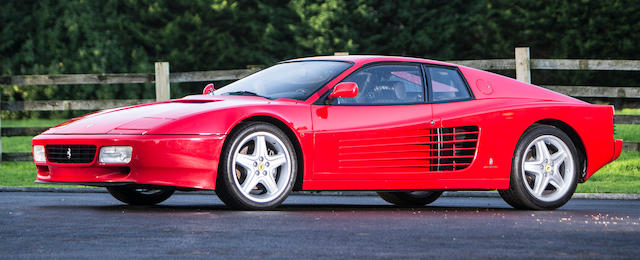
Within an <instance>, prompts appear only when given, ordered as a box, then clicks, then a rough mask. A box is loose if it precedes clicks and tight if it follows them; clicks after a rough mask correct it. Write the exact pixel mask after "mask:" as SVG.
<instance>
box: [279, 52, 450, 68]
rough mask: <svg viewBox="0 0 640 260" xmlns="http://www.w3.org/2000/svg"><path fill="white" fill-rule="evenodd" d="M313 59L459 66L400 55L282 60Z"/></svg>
mask: <svg viewBox="0 0 640 260" xmlns="http://www.w3.org/2000/svg"><path fill="white" fill-rule="evenodd" d="M313 60H335V61H348V62H354V63H356V64H366V63H371V62H379V61H397V62H418V63H430V64H437V65H446V66H456V67H457V66H459V65H456V64H451V63H446V62H442V61H435V60H429V59H421V58H411V57H400V56H382V55H335V56H316V57H306V58H298V59H292V60H287V61H284V62H292V61H313Z"/></svg>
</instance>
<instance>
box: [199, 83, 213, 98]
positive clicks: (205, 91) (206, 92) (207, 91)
mask: <svg viewBox="0 0 640 260" xmlns="http://www.w3.org/2000/svg"><path fill="white" fill-rule="evenodd" d="M215 90H216V88H215V87H213V83H209V84H207V85H206V86H205V87H204V89H203V90H202V95H213V92H214V91H215Z"/></svg>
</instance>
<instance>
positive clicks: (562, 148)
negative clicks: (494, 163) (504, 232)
mask: <svg viewBox="0 0 640 260" xmlns="http://www.w3.org/2000/svg"><path fill="white" fill-rule="evenodd" d="M578 169H579V167H578V164H577V152H576V148H575V146H574V144H573V142H572V141H571V138H569V137H568V136H567V135H566V134H565V133H564V132H562V131H561V130H559V129H557V128H555V127H551V126H534V127H533V128H531V129H530V130H528V131H527V132H525V134H524V135H523V137H522V138H521V140H520V142H519V143H518V145H517V147H516V151H515V155H514V160H513V164H512V169H511V171H512V173H511V182H510V185H509V189H508V190H500V191H499V192H500V195H501V196H502V197H503V198H504V200H505V201H506V202H507V203H509V204H510V205H512V206H514V207H516V208H522V209H538V210H539V209H555V208H558V207H560V206H562V205H564V204H565V203H566V202H567V201H568V200H569V199H570V198H571V196H572V195H573V192H574V191H575V189H576V185H577V178H578Z"/></svg>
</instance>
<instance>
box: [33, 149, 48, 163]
mask: <svg viewBox="0 0 640 260" xmlns="http://www.w3.org/2000/svg"><path fill="white" fill-rule="evenodd" d="M33 160H34V161H36V162H47V157H46V156H45V155H44V145H34V146H33Z"/></svg>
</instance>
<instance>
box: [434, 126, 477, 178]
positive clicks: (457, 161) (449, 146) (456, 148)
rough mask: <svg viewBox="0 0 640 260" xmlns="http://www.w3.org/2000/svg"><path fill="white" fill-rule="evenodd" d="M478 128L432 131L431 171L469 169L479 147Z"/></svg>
mask: <svg viewBox="0 0 640 260" xmlns="http://www.w3.org/2000/svg"><path fill="white" fill-rule="evenodd" d="M478 134H479V132H478V127H477V126H462V127H450V128H436V129H431V142H430V146H431V147H430V148H431V149H430V153H431V156H430V157H429V158H430V163H431V171H455V170H462V169H464V168H467V167H469V165H471V162H472V161H473V157H474V154H475V153H476V147H477V145H478Z"/></svg>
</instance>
